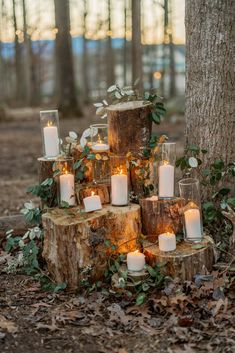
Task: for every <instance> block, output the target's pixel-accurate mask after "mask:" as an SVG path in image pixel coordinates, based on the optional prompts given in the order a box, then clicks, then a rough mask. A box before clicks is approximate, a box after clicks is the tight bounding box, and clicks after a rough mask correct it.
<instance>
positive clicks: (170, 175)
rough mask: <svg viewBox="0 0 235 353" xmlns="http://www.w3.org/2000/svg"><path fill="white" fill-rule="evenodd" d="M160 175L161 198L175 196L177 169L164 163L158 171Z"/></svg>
mask: <svg viewBox="0 0 235 353" xmlns="http://www.w3.org/2000/svg"><path fill="white" fill-rule="evenodd" d="M158 173H159V192H158V194H159V197H173V196H174V180H175V177H174V175H175V168H174V166H173V165H170V164H168V163H167V162H164V164H163V165H161V166H160V167H159V169H158Z"/></svg>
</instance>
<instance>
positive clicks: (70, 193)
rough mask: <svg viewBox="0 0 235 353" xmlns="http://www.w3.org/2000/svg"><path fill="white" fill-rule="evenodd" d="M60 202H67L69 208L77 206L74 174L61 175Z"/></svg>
mask: <svg viewBox="0 0 235 353" xmlns="http://www.w3.org/2000/svg"><path fill="white" fill-rule="evenodd" d="M60 201H64V202H67V203H68V204H69V206H74V205H75V194H74V175H73V174H70V173H65V174H61V175H60Z"/></svg>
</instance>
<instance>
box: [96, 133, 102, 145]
mask: <svg viewBox="0 0 235 353" xmlns="http://www.w3.org/2000/svg"><path fill="white" fill-rule="evenodd" d="M97 142H98V143H102V140H101V138H100V135H99V134H98V140H97Z"/></svg>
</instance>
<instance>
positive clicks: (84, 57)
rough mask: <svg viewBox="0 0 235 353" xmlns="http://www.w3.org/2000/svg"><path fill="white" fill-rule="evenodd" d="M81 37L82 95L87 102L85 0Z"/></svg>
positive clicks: (85, 2) (84, 3)
mask: <svg viewBox="0 0 235 353" xmlns="http://www.w3.org/2000/svg"><path fill="white" fill-rule="evenodd" d="M83 7H84V8H83V38H82V49H83V50H82V72H83V96H84V102H85V103H88V102H89V77H88V55H87V39H86V34H87V15H88V12H87V0H83Z"/></svg>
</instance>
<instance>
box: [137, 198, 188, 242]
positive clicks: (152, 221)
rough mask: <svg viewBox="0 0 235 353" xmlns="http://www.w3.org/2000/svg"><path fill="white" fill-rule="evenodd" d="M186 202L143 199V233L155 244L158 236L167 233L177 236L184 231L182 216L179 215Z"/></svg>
mask: <svg viewBox="0 0 235 353" xmlns="http://www.w3.org/2000/svg"><path fill="white" fill-rule="evenodd" d="M183 205H184V202H183V199H181V198H175V199H173V200H152V199H151V198H146V199H141V200H140V206H141V216H142V233H143V234H145V235H148V240H150V241H153V242H155V241H156V240H157V239H158V235H159V234H162V233H165V232H174V233H175V234H177V233H179V232H181V231H182V230H183V224H182V216H181V215H180V213H179V210H180V208H181V207H183Z"/></svg>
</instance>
